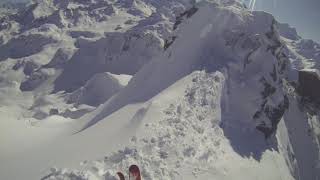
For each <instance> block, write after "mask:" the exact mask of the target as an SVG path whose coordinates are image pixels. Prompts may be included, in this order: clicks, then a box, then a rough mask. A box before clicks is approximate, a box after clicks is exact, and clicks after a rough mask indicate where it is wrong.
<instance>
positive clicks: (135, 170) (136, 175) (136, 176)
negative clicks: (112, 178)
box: [117, 165, 141, 180]
mask: <svg viewBox="0 0 320 180" xmlns="http://www.w3.org/2000/svg"><path fill="white" fill-rule="evenodd" d="M117 175H118V176H119V180H125V177H124V175H123V173H122V172H117ZM129 180H141V174H140V169H139V167H138V166H137V165H131V166H130V167H129Z"/></svg>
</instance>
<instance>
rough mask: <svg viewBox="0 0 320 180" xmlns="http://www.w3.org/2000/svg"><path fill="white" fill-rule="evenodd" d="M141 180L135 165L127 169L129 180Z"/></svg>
mask: <svg viewBox="0 0 320 180" xmlns="http://www.w3.org/2000/svg"><path fill="white" fill-rule="evenodd" d="M131 177H132V180H141V175H140V169H139V167H138V166H137V165H131V166H130V167H129V179H130V180H131Z"/></svg>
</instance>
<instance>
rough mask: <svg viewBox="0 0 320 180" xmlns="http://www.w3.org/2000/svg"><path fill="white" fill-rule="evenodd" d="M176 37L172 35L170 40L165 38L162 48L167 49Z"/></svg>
mask: <svg viewBox="0 0 320 180" xmlns="http://www.w3.org/2000/svg"><path fill="white" fill-rule="evenodd" d="M176 38H177V37H176V36H173V37H172V38H171V39H170V40H168V39H166V40H165V42H164V46H163V48H164V50H167V49H168V48H169V47H170V46H171V45H172V44H173V42H174V41H175V40H176Z"/></svg>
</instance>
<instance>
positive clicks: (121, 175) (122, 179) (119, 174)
mask: <svg viewBox="0 0 320 180" xmlns="http://www.w3.org/2000/svg"><path fill="white" fill-rule="evenodd" d="M117 175H118V176H119V180H125V179H124V175H123V174H122V172H117Z"/></svg>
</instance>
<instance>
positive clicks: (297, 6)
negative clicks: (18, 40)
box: [0, 0, 320, 42]
mask: <svg viewBox="0 0 320 180" xmlns="http://www.w3.org/2000/svg"><path fill="white" fill-rule="evenodd" d="M4 1H16V2H17V1H20V2H21V1H28V0H0V2H4ZM159 1H161V0H159ZM248 1H249V0H248ZM256 9H258V10H264V11H268V12H271V13H272V14H273V15H274V16H275V17H276V18H277V19H278V21H280V22H286V23H289V24H290V25H291V26H293V27H295V28H296V29H297V31H298V33H299V34H300V35H301V36H302V37H303V38H310V39H314V40H316V41H318V42H320V0H256Z"/></svg>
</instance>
